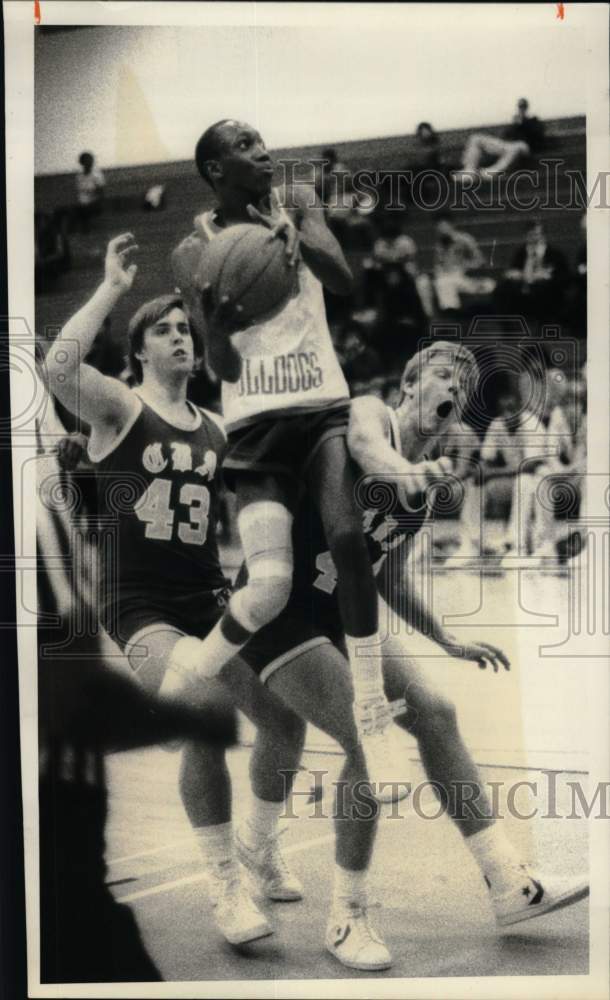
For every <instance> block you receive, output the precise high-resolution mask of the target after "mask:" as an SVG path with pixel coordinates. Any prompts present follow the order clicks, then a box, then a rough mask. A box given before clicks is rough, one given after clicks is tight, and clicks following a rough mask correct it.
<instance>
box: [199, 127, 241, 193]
mask: <svg viewBox="0 0 610 1000" xmlns="http://www.w3.org/2000/svg"><path fill="white" fill-rule="evenodd" d="M232 120H233V119H232V118H221V119H220V121H218V122H214V124H213V125H210V127H209V128H206V130H205V132H204V133H203V135H202V136H201V137H200V139H199V141H198V143H197V145H196V146H195V163H196V165H197V170H198V171H199V173H200V175H201V177H203V179H204V181H205V182H206V183H207V184H209V185H210V187H212V188H213V187H214V183H213V181H212V178H211V177H210V174H209V171H208V163H209V161H210V160H217V159H218V157H219V156H220V155H221V153H222V138H221V135H220V130H221V128H222V127H223V125H228V123H229V122H230V121H232Z"/></svg>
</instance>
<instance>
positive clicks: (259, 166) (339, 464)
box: [173, 119, 394, 787]
mask: <svg viewBox="0 0 610 1000" xmlns="http://www.w3.org/2000/svg"><path fill="white" fill-rule="evenodd" d="M196 163H197V167H198V170H199V172H200V174H201V176H202V177H203V178H204V179H205V180H206V181H207V182H208V183H209V184H210V185H211V186H212V188H213V190H214V194H215V196H216V198H217V203H218V204H217V207H216V208H215V209H214V210H213V211H211V212H205V213H203V214H202V215H200V216H198V217H197V218H196V220H195V226H196V231H195V233H193V234H192V235H191V236H190V237H188V238H187V239H186V240H184V241H183V242H182V243H181V244H180V246H179V247H178V248H177V249H176V250H175V251H174V254H173V267H174V272H175V275H176V279H177V282H178V284H179V287H180V289H181V292H182V294H183V295H185V296H186V298H187V301H188V302H189V305H190V308H191V310H192V312H193V313H194V314H195V315H197V314H199V315H200V317H201V318H202V319H203V321H204V327H205V331H206V343H207V351H208V359H209V361H210V363H211V365H212V367H213V368H214V370H215V372H216V373H217V375H219V376H220V377H221V378H222V380H223V383H222V403H223V415H224V419H225V421H226V426H227V430H228V435H229V442H228V444H229V446H228V452H227V457H226V459H225V463H224V468H225V470H228V471H229V472H230V474H231V476H232V477H233V480H234V482H235V489H236V501H237V523H238V528H239V533H240V538H241V542H242V546H243V550H244V555H245V561H246V565H247V567H248V579H247V583H246V585H245V586H244V587H243V588H242V589H240V590H239V591H238V592H237V593H236V594H234V595H233V596H232V597H231V598H230V600H229V606H228V608H227V611H226V612H225V614H224V615H223V617H222V619H221V621H220V622H219V624H218V625H217V626H216V627H215V628H214V629H213V630H212V632H211V633H210V634H209V636H207V638H206V639H205V640H204V641H203V642H194V641H193V640H192V639H185V640H184V641H183V642H181V643H179V644H178V646H177V647H176V650H175V658H176V664H177V665H178V666H179V667H182V668H184V669H191V668H194V669H195V670H197V671H199V672H200V673H201V674H202V675H204V676H214V675H215V674H216V673H217V672H218V670H220V668H221V667H222V666H223V664H224V663H226V662H228V661H229V660H230V659H231V658H232V657H233V656H234V655H235V654H236V653H237V652H238V651H239V650H240V649H241V648H242V647H243V646H244V644H245V643H246V642H247V641H248V639H249V638H250V637H251V636H252V635H253V634H255V633H256V632H257V631H258V630H259V629H261V628H263V627H265V626H266V625H268V624H269V623H270V622H272V621H273V620H274V619H275V618H276V617H277V615H278V614H280V612H281V611H282V610H283V609H284V608H285V606H286V604H287V602H288V599H289V596H290V591H291V585H292V576H293V549H292V541H291V532H292V522H293V510H294V507H295V502H296V496H297V491H298V489H299V487H301V486H302V485H306V487H307V490H308V491H309V492H310V494H311V496H312V498H313V500H314V502H315V505H316V507H317V509H318V511H319V514H320V517H321V519H322V522H323V524H324V527H325V532H326V537H327V539H328V545H329V548H330V551H331V552H332V557H333V560H334V564H335V566H336V567H337V574H338V590H337V592H338V601H339V607H340V611H341V619H342V622H343V625H344V631H345V637H346V645H347V651H348V656H349V662H350V666H351V670H352V677H353V681H354V696H355V712H356V719H357V723H358V728H359V732H360V735H361V738H362V740H363V748H364V750H365V753H366V755H367V759H368V760H369V765H370V766H369V773H370V774H371V777H374V778H375V779H376V783H377V786H378V787H379V786H380V785H381V783H382V782H383V780H384V779H385V780H389V779H390V777H391V774H390V772H391V771H392V767H393V764H392V760H393V758H392V756H391V754H389V753H388V747H387V744H386V738H387V734H388V733H389V731H390V728H391V727H390V723H391V717H392V716H391V709H390V706H389V705H388V703H387V702H386V699H385V696H384V692H383V680H382V676H381V669H380V659H379V656H378V647H379V642H380V640H379V634H378V620H377V599H376V592H375V583H374V579H373V574H372V571H371V566H370V562H369V559H368V555H367V549H366V542H365V540H364V535H363V531H362V523H361V516H360V512H359V511H358V510H357V509H356V506H355V503H354V499H353V488H354V481H353V473H352V468H351V463H350V459H349V455H348V452H347V446H346V442H345V435H346V429H347V423H348V415H349V393H348V387H347V384H346V382H345V379H344V377H343V373H342V371H341V368H340V365H339V361H338V359H337V357H336V354H335V352H334V348H333V345H332V341H331V338H330V333H329V330H328V325H327V322H326V315H325V309H324V299H323V290H322V286H324V287H326V288H328V289H330V290H331V291H332V292H334V293H337V294H345V293H346V292H347V291H348V290H349V288H350V286H351V274H350V271H349V268H348V266H347V264H346V262H345V259H344V257H343V254H342V251H341V249H340V247H339V244H338V243H337V241H336V240H335V238H334V237H333V235H332V234H331V233H330V231H329V230H328V228H327V226H326V223H325V220H324V212H323V210H322V209H321V207H319V205H317V204H316V202H315V195H314V194H313V190H310V189H308V188H299V187H298V186H294V187H291V188H290V189H287V188H285V189H284V190H282V191H281V192H280V191H278V190H277V189H275V188H273V187H272V178H273V170H274V167H273V163H272V161H271V157H270V156H269V153H268V152H267V150H266V147H265V144H264V142H263V140H262V139H261V137H260V135H259V134H258V132H257V131H256V130H255V129H254V128H252V127H251V126H249V125H246V124H244V123H241V122H237V121H233V120H230V119H227V120H223V121H220V122H217V123H216V124H215V125H212V126H211V127H210V128H208V129H207V131H206V132H204V134H203V135H202V136H201V138H200V140H199V142H198V144H197V149H196ZM253 221H254V222H257V223H260V224H262V225H265V226H267V227H268V228H269V229H270V230H271V232H272V234H274V235H281V236H282V237H283V238H284V239H285V241H286V252H287V254H288V256H289V259H290V261H291V262H292V264H293V266H294V267H295V270H296V278H297V281H296V291H295V294H294V295H293V296H292V298H290V299H289V300H288V302H287V303H286V305H285V306H284V307H283V308H282V309H281V310H280V311H279V312H275V313H274V314H273V315H271V316H267V317H265V318H263V319H261V320H260V321H256V322H253V323H251V324H250V325H249V327H248V328H247V329H246V330H240V329H239V327H240V325H241V324H240V315H239V308H240V307H239V303H231V302H229V301H226V300H225V301H223V302H214V300H213V293H212V289H211V288H210V287H209V286H205V285H204V288H203V296H202V294H201V293H202V285H201V281H202V277H201V274H200V271H201V266H202V259H204V251H205V247H206V246H207V244H209V243H210V241H212V240H213V239H214V238H215V237H216V236H217V235H218V234H219V233H221V232H223V231H224V230H225V229H226V228H227V227H230V226H232V225H234V224H237V223H244V222H246V223H247V222H253ZM203 280H204V279H203ZM201 303H202V304H203V314H202V311H201V310H202V305H201ZM389 787H394V786H389Z"/></svg>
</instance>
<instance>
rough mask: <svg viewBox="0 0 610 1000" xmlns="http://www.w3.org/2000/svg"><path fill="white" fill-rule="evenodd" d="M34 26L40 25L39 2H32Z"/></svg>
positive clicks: (35, 0)
mask: <svg viewBox="0 0 610 1000" xmlns="http://www.w3.org/2000/svg"><path fill="white" fill-rule="evenodd" d="M34 24H40V0H34Z"/></svg>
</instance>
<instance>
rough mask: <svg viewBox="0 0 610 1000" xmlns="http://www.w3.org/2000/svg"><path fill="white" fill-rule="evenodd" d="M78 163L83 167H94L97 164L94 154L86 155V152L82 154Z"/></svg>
mask: <svg viewBox="0 0 610 1000" xmlns="http://www.w3.org/2000/svg"><path fill="white" fill-rule="evenodd" d="M78 162H79V163H80V165H81V167H92V166H93V164H94V163H95V157H94V155H93V153H86V152H85V153H81V154H80V156H79V158H78Z"/></svg>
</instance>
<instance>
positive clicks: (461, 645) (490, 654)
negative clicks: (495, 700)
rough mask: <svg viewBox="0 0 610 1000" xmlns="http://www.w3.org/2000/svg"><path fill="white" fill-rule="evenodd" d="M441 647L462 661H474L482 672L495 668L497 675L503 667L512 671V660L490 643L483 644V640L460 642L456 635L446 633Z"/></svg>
mask: <svg viewBox="0 0 610 1000" xmlns="http://www.w3.org/2000/svg"><path fill="white" fill-rule="evenodd" d="M441 645H442V646H443V648H444V649H445V650H446V651H447V652H448V653H449V655H450V656H455V657H457V658H458V659H460V660H474V661H475V662H476V663H478V664H479V667H480V668H481V670H485V669H486V667H487V666H491V667H493V669H494V673H496V674H497V673H498V671H499V669H500V667H501V666H502V667H504V669H505V670H510V660H509V659H508V657H507V656H506V654H505V653H503V652H502V650H501V649H499V648H498V646H493V645H492V644H491V643H490V642H482V641H481V640H477V641H476V642H460V641H459V639H456V637H455V636H454V635H451V634H450V633H446V634H445V636H444V637H443V640H442V642H441Z"/></svg>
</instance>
